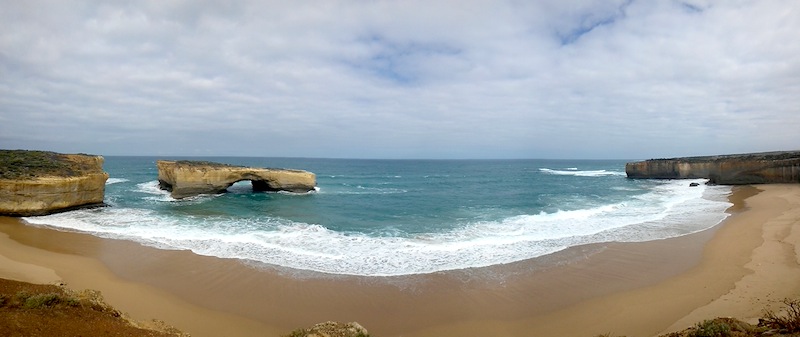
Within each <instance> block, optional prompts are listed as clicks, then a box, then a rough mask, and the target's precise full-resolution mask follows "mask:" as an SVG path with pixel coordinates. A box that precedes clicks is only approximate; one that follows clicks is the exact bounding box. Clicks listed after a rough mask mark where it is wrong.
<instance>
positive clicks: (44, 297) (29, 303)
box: [22, 293, 62, 309]
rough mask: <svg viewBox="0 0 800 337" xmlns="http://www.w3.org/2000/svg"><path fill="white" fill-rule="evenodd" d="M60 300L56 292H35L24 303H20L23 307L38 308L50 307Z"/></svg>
mask: <svg viewBox="0 0 800 337" xmlns="http://www.w3.org/2000/svg"><path fill="white" fill-rule="evenodd" d="M61 302H62V299H61V296H59V295H58V294H56V293H48V294H37V295H33V296H31V297H28V298H27V299H26V300H25V304H23V305H22V307H23V308H25V309H38V308H41V307H50V306H54V305H56V304H59V303H61Z"/></svg>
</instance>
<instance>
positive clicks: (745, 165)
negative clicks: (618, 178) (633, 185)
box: [625, 151, 800, 185]
mask: <svg viewBox="0 0 800 337" xmlns="http://www.w3.org/2000/svg"><path fill="white" fill-rule="evenodd" d="M625 173H627V174H628V178H644V179H697V178H705V179H709V183H712V184H722V185H747V184H767V183H800V151H783V152H765V153H750V154H737V155H724V156H708V157H685V158H671V159H650V160H645V161H640V162H633V163H627V164H626V165H625Z"/></svg>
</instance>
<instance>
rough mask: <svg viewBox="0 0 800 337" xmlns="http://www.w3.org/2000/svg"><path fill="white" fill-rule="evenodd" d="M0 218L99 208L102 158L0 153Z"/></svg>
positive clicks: (105, 176) (103, 180)
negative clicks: (1, 216) (0, 216)
mask: <svg viewBox="0 0 800 337" xmlns="http://www.w3.org/2000/svg"><path fill="white" fill-rule="evenodd" d="M0 172H2V173H1V174H0V215H10V216H32V215H45V214H50V213H56V212H62V211H67V210H72V209H76V208H83V207H94V206H100V205H103V197H104V193H105V186H106V180H107V179H108V173H106V172H103V157H101V156H92V155H85V154H60V153H54V152H43V151H22V150H1V151H0Z"/></svg>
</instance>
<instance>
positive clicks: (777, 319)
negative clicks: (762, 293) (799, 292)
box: [758, 298, 800, 333]
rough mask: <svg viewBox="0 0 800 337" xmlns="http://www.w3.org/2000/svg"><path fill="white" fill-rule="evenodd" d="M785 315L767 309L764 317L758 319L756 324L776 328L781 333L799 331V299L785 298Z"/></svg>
mask: <svg viewBox="0 0 800 337" xmlns="http://www.w3.org/2000/svg"><path fill="white" fill-rule="evenodd" d="M783 303H784V304H786V315H785V316H781V315H778V314H776V313H774V312H772V311H771V310H767V311H766V312H765V314H764V318H762V319H760V320H759V322H758V326H763V327H767V328H770V329H778V330H779V331H781V332H783V333H796V332H800V300H790V299H788V298H787V299H785V300H783Z"/></svg>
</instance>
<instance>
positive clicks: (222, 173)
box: [156, 160, 317, 199]
mask: <svg viewBox="0 0 800 337" xmlns="http://www.w3.org/2000/svg"><path fill="white" fill-rule="evenodd" d="M156 166H157V167H158V183H159V187H161V189H164V190H167V191H170V192H171V195H172V197H173V198H176V199H181V198H186V197H190V196H195V195H199V194H215V193H221V192H224V191H225V190H226V189H227V188H228V187H231V185H233V184H234V183H236V182H238V181H242V180H250V181H251V182H252V184H253V190H254V191H288V192H295V193H305V192H309V191H312V190H314V188H315V187H316V186H317V179H316V176H315V175H314V174H313V173H311V172H307V171H302V170H288V169H271V168H255V167H245V166H233V165H227V164H220V163H213V162H204V161H190V160H179V161H170V160H159V161H157V162H156Z"/></svg>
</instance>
